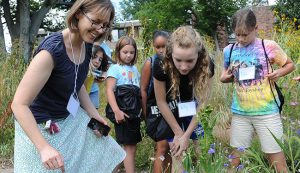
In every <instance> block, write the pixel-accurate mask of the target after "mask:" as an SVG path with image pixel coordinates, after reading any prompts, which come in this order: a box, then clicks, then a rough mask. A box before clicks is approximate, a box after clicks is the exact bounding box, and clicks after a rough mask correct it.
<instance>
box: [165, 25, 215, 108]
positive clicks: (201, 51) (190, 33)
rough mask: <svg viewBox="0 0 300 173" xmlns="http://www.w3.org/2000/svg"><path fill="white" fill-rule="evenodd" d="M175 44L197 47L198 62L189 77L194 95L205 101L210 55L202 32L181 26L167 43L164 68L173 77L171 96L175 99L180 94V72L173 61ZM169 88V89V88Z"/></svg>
mask: <svg viewBox="0 0 300 173" xmlns="http://www.w3.org/2000/svg"><path fill="white" fill-rule="evenodd" d="M174 45H176V46H178V47H180V48H184V49H186V48H191V47H195V48H196V50H197V52H198V58H197V62H196V64H195V66H194V68H193V69H192V70H191V71H190V72H189V74H188V78H189V81H190V82H191V83H190V84H192V85H193V90H194V96H195V97H196V99H197V100H198V101H200V98H201V99H202V100H201V102H202V103H203V102H204V100H206V99H207V96H208V94H207V92H208V87H207V84H208V79H209V76H210V72H209V63H210V61H209V57H208V53H207V50H206V48H205V46H204V44H203V41H202V38H201V36H200V34H199V33H198V32H197V31H196V30H195V29H193V28H192V27H190V26H181V27H179V28H177V29H176V30H175V31H174V32H173V33H172V35H171V37H170V39H169V40H168V43H167V49H166V57H165V58H164V60H163V68H164V70H165V71H166V72H167V74H168V75H169V77H170V79H171V86H173V87H172V90H171V96H172V97H173V99H175V97H176V96H177V95H178V94H179V85H180V73H179V71H178V69H177V68H176V67H175V64H174V62H173V57H172V52H173V49H174ZM167 90H168V89H167Z"/></svg>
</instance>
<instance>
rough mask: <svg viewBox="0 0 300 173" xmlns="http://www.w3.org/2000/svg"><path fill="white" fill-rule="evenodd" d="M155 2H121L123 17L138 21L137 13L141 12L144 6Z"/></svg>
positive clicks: (132, 0) (134, 0)
mask: <svg viewBox="0 0 300 173" xmlns="http://www.w3.org/2000/svg"><path fill="white" fill-rule="evenodd" d="M149 2H154V0H124V1H121V2H120V6H121V8H122V15H123V16H124V18H125V19H126V20H132V19H137V16H136V13H137V12H139V11H141V7H142V6H143V4H146V3H149Z"/></svg>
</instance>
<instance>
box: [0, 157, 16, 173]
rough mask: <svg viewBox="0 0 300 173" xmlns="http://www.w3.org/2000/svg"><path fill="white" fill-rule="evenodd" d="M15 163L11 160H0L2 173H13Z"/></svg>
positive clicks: (0, 172) (0, 171)
mask: <svg viewBox="0 0 300 173" xmlns="http://www.w3.org/2000/svg"><path fill="white" fill-rule="evenodd" d="M13 172H14V170H13V162H12V160H11V159H0V173H13Z"/></svg>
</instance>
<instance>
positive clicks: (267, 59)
mask: <svg viewBox="0 0 300 173" xmlns="http://www.w3.org/2000/svg"><path fill="white" fill-rule="evenodd" d="M261 42H262V46H263V48H264V53H265V58H266V63H267V70H268V73H269V64H270V67H271V69H272V72H273V71H274V70H273V67H272V64H271V61H270V59H269V57H268V54H267V52H266V48H265V44H264V39H262V40H261ZM268 62H269V63H268ZM269 84H270V88H271V92H272V94H273V97H274V100H275V103H276V105H277V107H278V109H279V110H280V105H279V104H278V102H277V100H276V97H275V94H274V92H273V89H272V85H271V80H270V79H269ZM274 85H275V82H274Z"/></svg>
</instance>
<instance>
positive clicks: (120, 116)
mask: <svg viewBox="0 0 300 173" xmlns="http://www.w3.org/2000/svg"><path fill="white" fill-rule="evenodd" d="M114 113H115V118H116V122H117V123H118V124H120V123H123V122H125V121H126V120H125V117H127V118H129V116H128V115H127V114H125V113H124V112H123V111H121V110H118V111H116V112H114Z"/></svg>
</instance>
